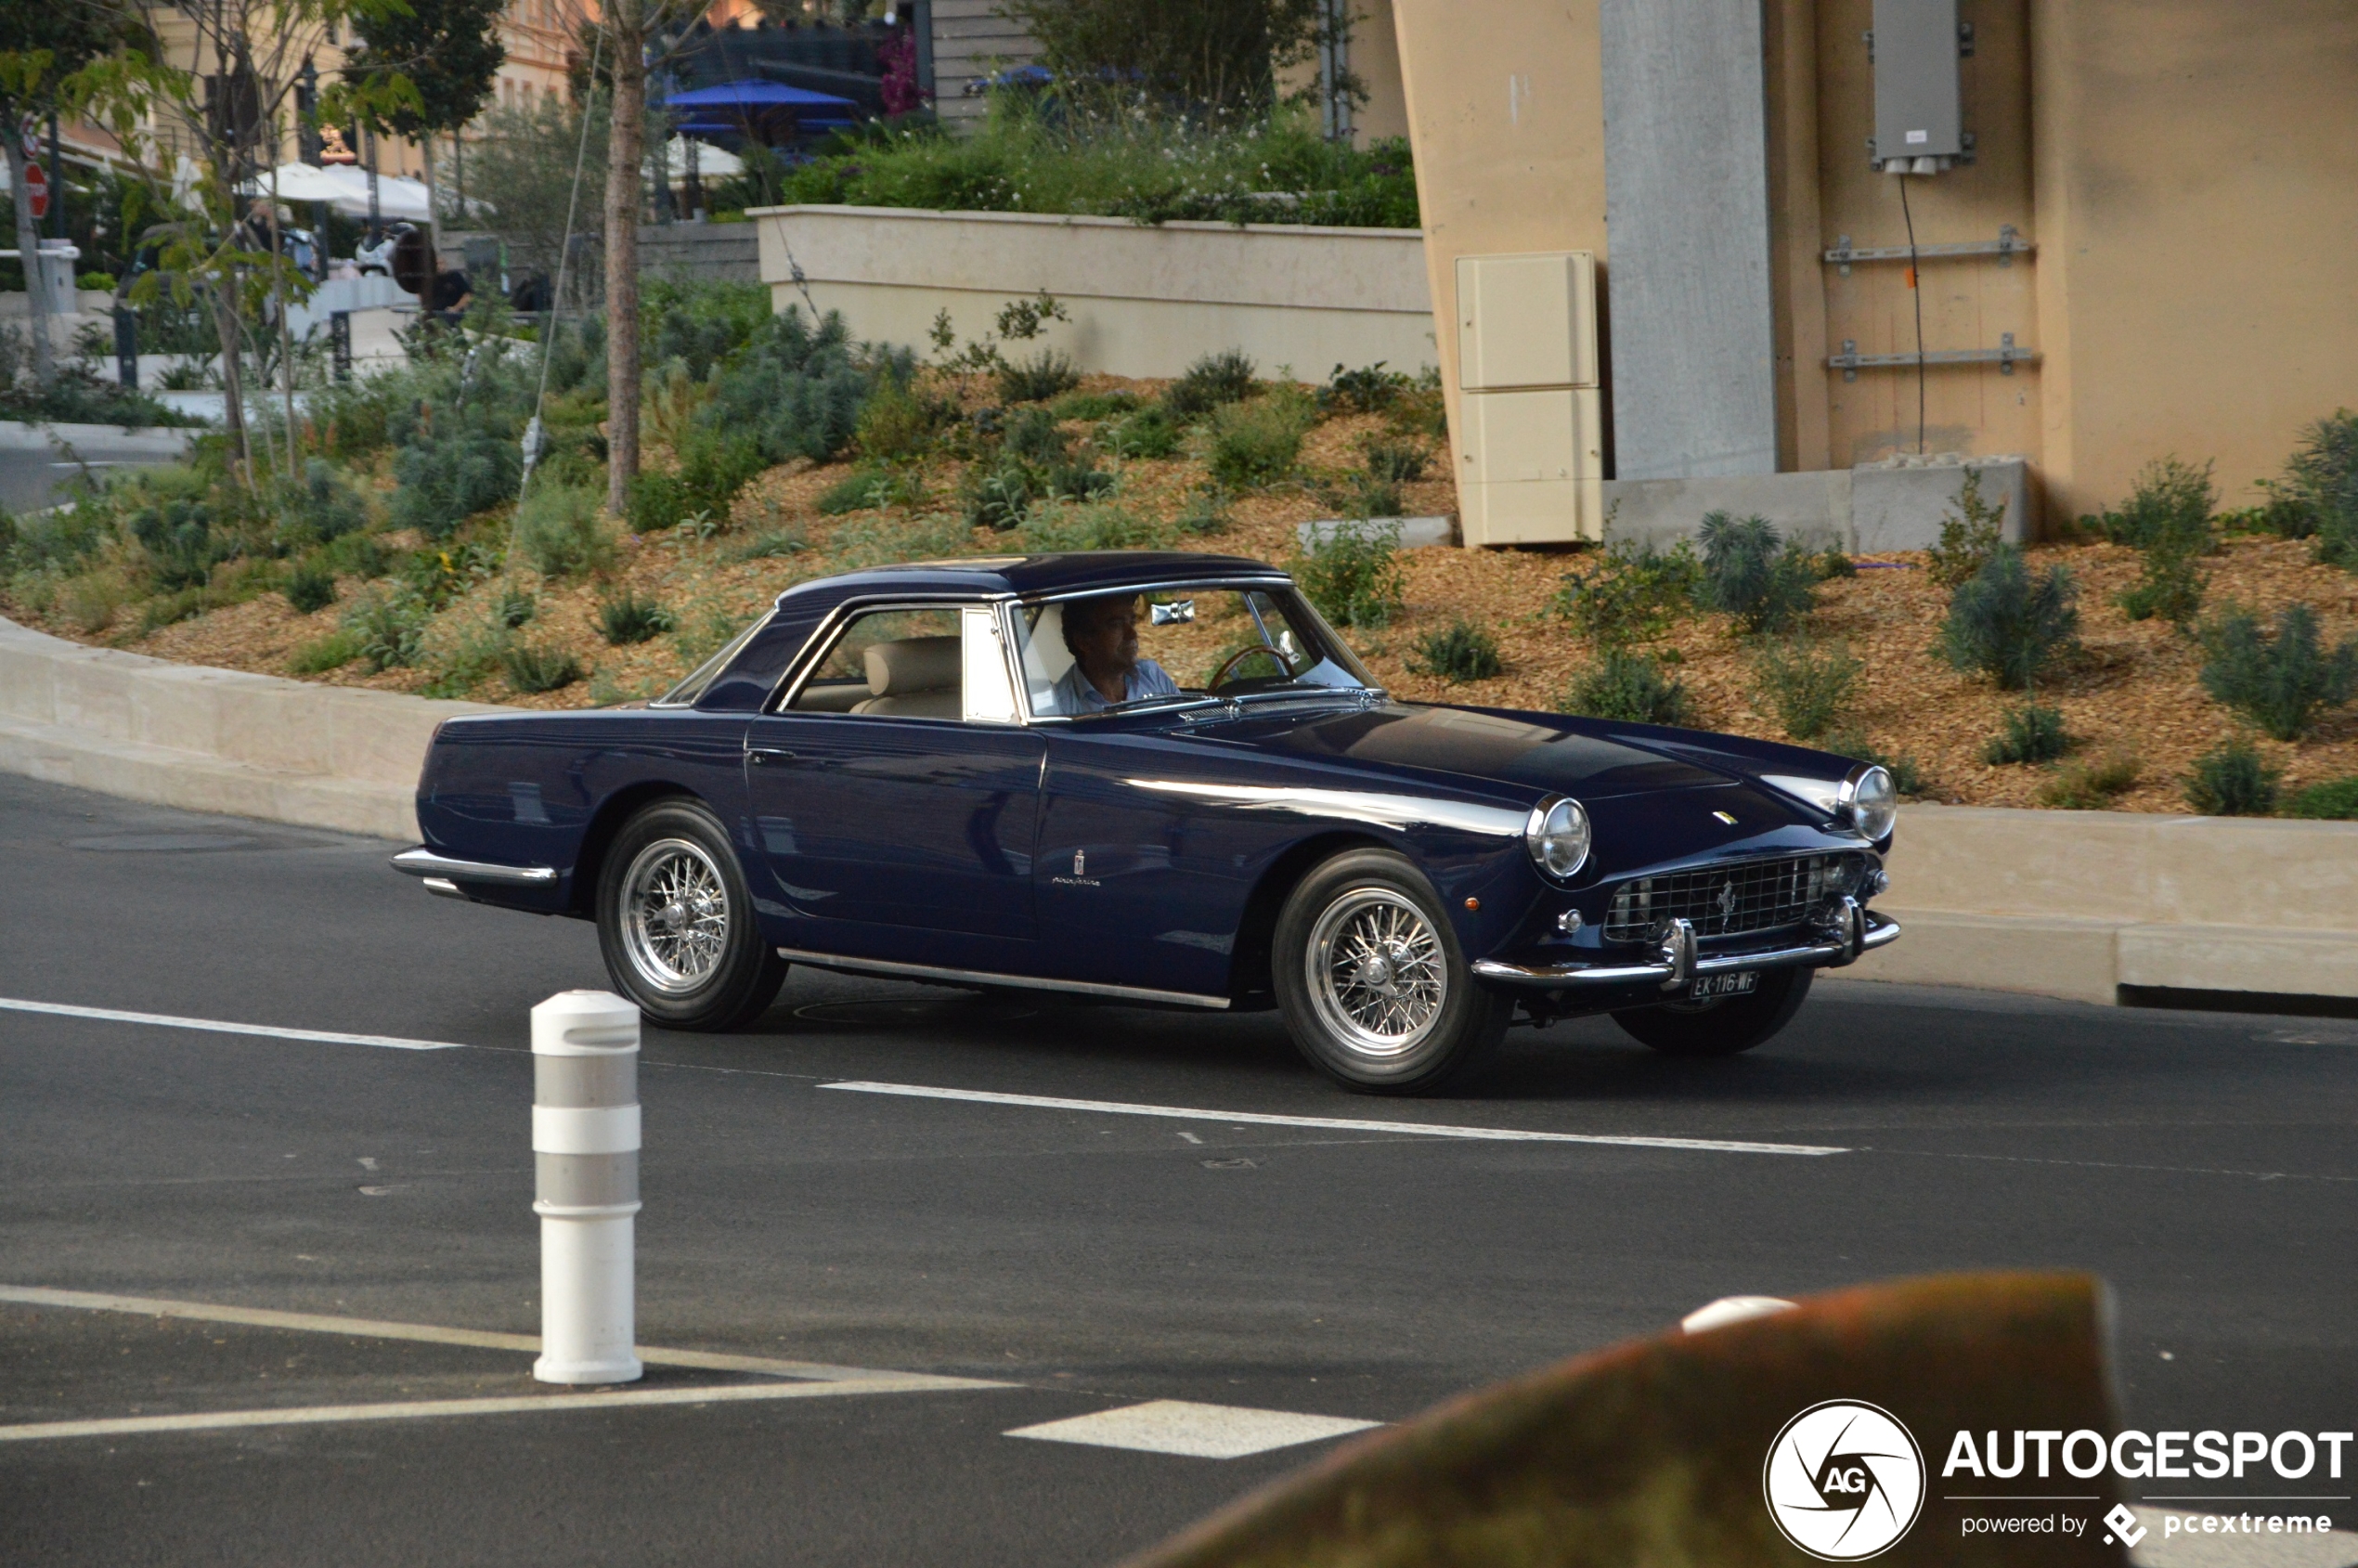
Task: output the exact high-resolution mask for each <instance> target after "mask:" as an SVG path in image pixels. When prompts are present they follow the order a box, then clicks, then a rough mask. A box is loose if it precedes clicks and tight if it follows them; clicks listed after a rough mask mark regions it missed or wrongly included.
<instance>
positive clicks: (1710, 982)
mask: <svg viewBox="0 0 2358 1568" xmlns="http://www.w3.org/2000/svg"><path fill="white" fill-rule="evenodd" d="M1759 984H1760V971H1759V970H1757V969H1739V970H1737V971H1736V972H1735V973H1734V974H1732V975H1704V976H1702V977H1701V978H1697V979H1696V980H1694V981H1693V982H1692V983H1691V984H1690V985H1689V986H1688V987H1687V997H1688V999H1689V1000H1690V1001H1693V1002H1708V1001H1710V1000H1711V999H1712V998H1714V997H1717V996H1750V995H1751V994H1752V993H1753V990H1754V988H1755V987H1756V986H1758V985H1759Z"/></svg>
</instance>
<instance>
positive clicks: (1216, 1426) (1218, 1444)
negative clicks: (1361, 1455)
mask: <svg viewBox="0 0 2358 1568" xmlns="http://www.w3.org/2000/svg"><path fill="white" fill-rule="evenodd" d="M1382 1424H1383V1423H1382V1422H1381V1421H1361V1420H1354V1419H1351V1418H1350V1417H1347V1416H1298V1415H1295V1414H1294V1413H1293V1412H1292V1411H1290V1410H1249V1409H1245V1408H1242V1407H1240V1406H1234V1405H1198V1404H1194V1403H1192V1402H1190V1401H1188V1400H1185V1399H1155V1400H1149V1401H1147V1403H1146V1404H1144V1405H1125V1406H1122V1407H1121V1408H1120V1409H1118V1410H1098V1411H1095V1412H1094V1413H1092V1414H1090V1415H1086V1416H1069V1417H1067V1418H1066V1419H1063V1420H1060V1421H1043V1422H1041V1423H1040V1424H1039V1425H1037V1426H1029V1427H1017V1428H1016V1429H1015V1431H1013V1432H1007V1433H1005V1434H1004V1435H1005V1436H1008V1437H1031V1438H1037V1439H1039V1440H1040V1441H1042V1442H1043V1443H1083V1444H1088V1445H1091V1446H1093V1447H1098V1448H1134V1449H1136V1450H1138V1451H1139V1452H1141V1453H1147V1454H1180V1455H1184V1456H1185V1457H1187V1458H1196V1459H1240V1458H1244V1457H1245V1456H1246V1455H1248V1454H1264V1453H1267V1452H1268V1451H1269V1450H1270V1449H1272V1448H1290V1447H1292V1446H1294V1445H1296V1444H1300V1443H1320V1442H1324V1441H1325V1440H1326V1439H1328V1438H1329V1437H1341V1436H1344V1435H1346V1434H1347V1433H1350V1432H1366V1431H1367V1429H1368V1428H1370V1427H1378V1426H1381V1425H1382Z"/></svg>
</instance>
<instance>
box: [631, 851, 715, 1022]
mask: <svg viewBox="0 0 2358 1568" xmlns="http://www.w3.org/2000/svg"><path fill="white" fill-rule="evenodd" d="M622 939H623V951H624V952H625V953H626V954H628V957H629V960H630V966H631V968H632V969H634V970H635V971H637V973H638V976H639V978H641V979H642V980H644V981H645V982H646V983H647V984H648V985H649V986H652V987H653V988H654V989H655V990H656V991H662V992H664V993H665V994H667V995H679V994H681V993H683V992H686V991H694V990H696V989H698V988H699V987H701V986H703V985H705V984H706V982H708V981H709V980H710V979H711V978H712V977H713V973H714V971H715V970H716V969H718V968H719V965H720V962H721V960H722V959H723V957H725V956H726V955H727V952H728V951H729V887H728V883H727V882H726V881H725V880H724V879H723V878H722V876H721V875H720V868H719V866H718V865H717V864H715V863H714V862H713V859H712V856H711V855H710V854H709V853H707V852H706V849H705V848H704V846H703V845H701V844H697V843H694V842H693V841H692V840H690V839H686V838H658V839H656V840H655V841H654V842H653V843H651V844H649V845H647V846H646V847H645V848H644V849H641V850H640V851H639V853H638V855H637V857H636V858H634V859H633V860H632V861H631V862H630V869H629V870H628V872H626V873H624V874H623V881H622Z"/></svg>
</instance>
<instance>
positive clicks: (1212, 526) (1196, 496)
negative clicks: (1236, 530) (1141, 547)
mask: <svg viewBox="0 0 2358 1568" xmlns="http://www.w3.org/2000/svg"><path fill="white" fill-rule="evenodd" d="M1172 525H1173V527H1175V528H1177V529H1178V530H1179V531H1180V532H1181V533H1182V534H1185V535H1187V536H1189V537H1191V538H1201V537H1202V536H1204V535H1206V534H1224V533H1226V532H1227V531H1228V492H1227V491H1225V490H1224V489H1222V488H1221V487H1220V486H1217V485H1198V486H1196V488H1195V489H1193V490H1191V491H1189V492H1188V494H1187V504H1186V505H1185V506H1183V507H1181V508H1180V509H1179V515H1178V517H1177V518H1175V519H1174V520H1173V524H1172Z"/></svg>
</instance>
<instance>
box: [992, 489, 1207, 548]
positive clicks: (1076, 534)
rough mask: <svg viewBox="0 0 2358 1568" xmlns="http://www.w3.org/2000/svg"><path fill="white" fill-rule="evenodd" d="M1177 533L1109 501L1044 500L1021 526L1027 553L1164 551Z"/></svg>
mask: <svg viewBox="0 0 2358 1568" xmlns="http://www.w3.org/2000/svg"><path fill="white" fill-rule="evenodd" d="M1175 533H1176V530H1175V529H1173V527H1172V526H1171V525H1169V524H1167V523H1158V522H1156V521H1154V520H1153V519H1152V518H1147V517H1141V516H1139V515H1138V514H1137V513H1136V512H1132V511H1130V510H1129V509H1128V508H1127V507H1121V506H1116V505H1114V504H1113V503H1111V502H1109V501H1095V502H1074V501H1067V500H1053V499H1052V500H1045V501H1043V502H1041V503H1040V505H1039V506H1038V507H1037V508H1035V509H1034V510H1033V512H1032V513H1031V517H1030V520H1029V521H1028V522H1026V523H1025V524H1024V525H1023V544H1024V548H1025V549H1027V550H1033V551H1066V550H1163V549H1168V548H1169V547H1170V545H1171V544H1172V542H1173V536H1174V534H1175Z"/></svg>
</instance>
